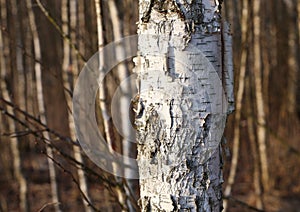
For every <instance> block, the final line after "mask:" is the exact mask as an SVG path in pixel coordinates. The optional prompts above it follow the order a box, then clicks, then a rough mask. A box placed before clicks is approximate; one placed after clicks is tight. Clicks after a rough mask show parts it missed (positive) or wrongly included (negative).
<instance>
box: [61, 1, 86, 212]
mask: <svg viewBox="0 0 300 212" xmlns="http://www.w3.org/2000/svg"><path fill="white" fill-rule="evenodd" d="M76 8H77V5H76V1H74V0H71V1H70V27H71V42H73V43H74V44H75V43H76V41H77V38H76V31H77V30H76V28H77V9H76ZM62 22H63V26H62V31H63V33H64V34H65V35H68V34H69V27H68V23H69V18H68V0H63V1H62ZM63 46H64V58H63V67H62V68H63V81H64V82H63V83H64V88H65V89H68V90H69V91H71V92H72V88H73V86H74V83H73V81H75V80H76V76H77V75H78V61H77V55H76V53H75V52H74V51H72V53H71V51H70V44H69V42H68V41H67V40H66V39H64V42H63ZM70 56H71V57H70ZM70 59H71V61H72V64H71V61H70ZM69 75H71V80H70V79H69ZM65 98H66V101H67V105H68V108H69V110H68V112H69V114H68V119H69V129H70V137H71V139H72V140H73V141H76V135H75V124H74V120H73V116H72V114H71V111H70V109H71V108H72V98H71V96H70V94H69V93H68V92H67V90H65ZM73 152H74V158H75V159H76V160H77V161H78V162H80V163H81V164H83V163H84V162H83V159H82V156H81V153H80V147H79V146H76V145H73ZM77 174H78V179H79V186H80V190H81V192H82V193H83V195H84V196H85V197H82V201H83V205H84V207H85V211H87V212H91V211H92V210H91V208H90V207H89V204H90V198H89V194H88V186H87V182H86V178H85V175H84V171H83V170H82V168H81V167H77ZM85 198H86V199H87V200H88V202H87V201H86V200H85Z"/></svg>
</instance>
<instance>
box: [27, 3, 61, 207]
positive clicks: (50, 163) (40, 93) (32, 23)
mask: <svg viewBox="0 0 300 212" xmlns="http://www.w3.org/2000/svg"><path fill="white" fill-rule="evenodd" d="M37 3H38V4H41V2H40V1H39V0H37ZM26 6H27V11H28V17H29V27H30V29H31V33H32V37H33V47H34V55H35V59H36V60H37V61H41V47H40V40H39V35H38V31H37V28H36V23H35V15H34V12H33V10H32V3H31V0H26ZM34 68H35V77H36V90H37V101H38V110H39V115H40V119H41V122H42V123H43V124H44V125H47V120H46V111H45V103H44V96H43V85H42V67H41V64H40V63H39V62H35V65H34ZM43 137H44V138H45V140H46V142H49V140H50V135H49V132H47V131H44V132H43ZM46 152H47V155H48V157H47V160H48V167H49V175H50V184H51V195H52V201H53V204H54V207H55V211H56V212H60V211H61V210H60V207H59V204H60V203H59V195H58V187H57V181H56V170H55V165H54V162H53V161H52V160H53V158H54V155H53V151H52V149H51V147H49V146H46Z"/></svg>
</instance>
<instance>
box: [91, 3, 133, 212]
mask: <svg viewBox="0 0 300 212" xmlns="http://www.w3.org/2000/svg"><path fill="white" fill-rule="evenodd" d="M94 3H95V8H96V17H97V33H98V50H99V51H98V58H99V60H98V61H99V73H100V74H99V78H100V79H102V78H104V76H103V74H104V72H103V70H104V61H105V55H104V52H103V51H101V49H102V47H103V45H104V39H103V25H102V13H101V0H94ZM106 98H107V96H106V91H105V84H104V83H103V82H102V83H100V85H99V104H100V109H101V114H102V118H103V123H104V131H105V138H106V141H107V143H108V149H109V151H110V153H111V154H113V152H114V149H113V139H112V134H111V133H112V129H111V127H112V126H111V124H110V119H111V117H110V115H109V112H108V108H107V106H106ZM111 165H112V167H113V171H114V172H115V173H117V171H116V170H117V169H119V168H120V167H119V166H118V165H117V164H116V163H115V162H113V163H112V164H111ZM115 179H116V180H117V181H119V182H120V180H119V179H117V178H115ZM116 193H117V197H118V200H119V203H120V204H121V206H122V209H123V210H125V211H126V210H128V206H127V202H126V200H125V198H124V195H123V193H122V191H121V189H120V188H119V187H117V188H116Z"/></svg>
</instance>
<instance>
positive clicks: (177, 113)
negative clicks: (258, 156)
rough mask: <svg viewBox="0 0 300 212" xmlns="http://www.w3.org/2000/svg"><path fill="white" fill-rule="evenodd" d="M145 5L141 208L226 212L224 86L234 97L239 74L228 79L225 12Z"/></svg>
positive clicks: (140, 67)
mask: <svg viewBox="0 0 300 212" xmlns="http://www.w3.org/2000/svg"><path fill="white" fill-rule="evenodd" d="M139 6H140V9H139V13H140V21H139V26H138V27H139V29H138V33H139V51H140V56H139V57H137V58H136V59H135V63H136V66H137V68H136V70H135V71H136V72H137V73H138V79H139V95H140V96H139V97H140V98H139V104H138V107H137V111H136V114H137V116H136V121H135V123H136V126H137V131H138V133H137V136H138V164H139V173H140V187H141V189H140V193H141V199H140V206H141V209H142V211H177V210H179V211H184V210H189V211H221V210H222V182H223V179H222V161H221V149H220V146H219V142H220V139H221V135H222V133H223V131H222V128H223V125H224V124H225V119H226V113H227V106H226V107H224V105H225V104H226V105H227V99H225V97H224V96H222V95H223V94H222V92H223V90H222V83H221V82H222V81H223V80H224V82H225V83H226V85H224V88H226V90H227V92H228V93H227V95H228V96H231V95H232V93H230V92H232V86H233V84H232V82H229V81H230V80H232V79H230V77H229V76H232V74H231V73H230V74H229V75H228V73H227V72H226V70H224V73H222V63H223V62H225V57H224V61H222V53H221V50H222V47H226V48H228V46H227V44H225V45H222V42H221V16H220V5H218V4H217V3H216V2H215V1H212V0H202V1H201V0H194V1H177V0H164V1H156V0H151V1H147V0H140V1H139ZM225 40H227V39H225ZM225 40H224V42H226V41H225ZM223 50H224V51H226V49H223ZM226 58H227V59H228V58H230V57H226ZM209 64H211V66H210V65H209ZM224 67H225V66H224ZM226 67H228V68H229V67H230V65H229V66H226ZM214 74H215V77H216V78H215V79H218V80H221V82H217V81H218V80H213V78H214V77H213V75H214ZM222 74H224V76H226V78H225V79H222Z"/></svg>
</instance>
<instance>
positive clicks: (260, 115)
mask: <svg viewBox="0 0 300 212" xmlns="http://www.w3.org/2000/svg"><path fill="white" fill-rule="evenodd" d="M260 4H261V1H260V0H254V1H253V27H254V37H253V45H254V48H253V49H254V58H253V60H254V67H253V68H254V77H255V79H254V83H255V99H256V107H257V139H258V147H259V155H260V162H261V173H262V183H263V188H264V191H266V192H267V191H268V190H269V172H268V159H267V150H266V117H265V111H264V100H263V91H262V80H261V71H262V69H261V49H260V47H261V46H260V22H261V21H260Z"/></svg>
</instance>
